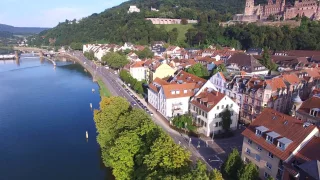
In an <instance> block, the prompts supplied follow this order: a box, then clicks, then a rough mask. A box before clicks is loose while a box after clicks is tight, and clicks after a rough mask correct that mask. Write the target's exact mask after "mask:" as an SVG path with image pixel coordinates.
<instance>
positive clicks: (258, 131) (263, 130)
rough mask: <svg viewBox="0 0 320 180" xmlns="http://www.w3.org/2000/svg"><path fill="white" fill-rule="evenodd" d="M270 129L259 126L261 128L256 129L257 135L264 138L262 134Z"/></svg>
mask: <svg viewBox="0 0 320 180" xmlns="http://www.w3.org/2000/svg"><path fill="white" fill-rule="evenodd" d="M268 130H269V129H268V128H266V127H264V126H259V127H256V135H257V136H262V134H263V133H264V132H266V131H268Z"/></svg>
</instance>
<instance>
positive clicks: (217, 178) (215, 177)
mask: <svg viewBox="0 0 320 180" xmlns="http://www.w3.org/2000/svg"><path fill="white" fill-rule="evenodd" d="M209 178H210V179H211V180H223V177H222V174H221V172H220V171H219V170H218V169H213V170H212V171H211V172H210V175H209Z"/></svg>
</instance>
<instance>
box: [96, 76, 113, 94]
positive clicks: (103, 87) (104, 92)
mask: <svg viewBox="0 0 320 180" xmlns="http://www.w3.org/2000/svg"><path fill="white" fill-rule="evenodd" d="M98 84H99V87H100V89H99V91H100V96H101V97H110V96H111V93H110V91H109V90H108V89H107V87H106V85H105V84H104V83H103V81H102V80H101V79H99V80H98Z"/></svg>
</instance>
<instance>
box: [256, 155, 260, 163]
mask: <svg viewBox="0 0 320 180" xmlns="http://www.w3.org/2000/svg"><path fill="white" fill-rule="evenodd" d="M255 159H256V160H257V161H258V162H260V156H259V155H258V154H256V157H255Z"/></svg>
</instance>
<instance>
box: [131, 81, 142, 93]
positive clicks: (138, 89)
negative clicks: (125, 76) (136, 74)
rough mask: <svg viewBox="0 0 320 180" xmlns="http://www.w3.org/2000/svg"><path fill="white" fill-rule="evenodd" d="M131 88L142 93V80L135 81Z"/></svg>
mask: <svg viewBox="0 0 320 180" xmlns="http://www.w3.org/2000/svg"><path fill="white" fill-rule="evenodd" d="M133 89H134V90H135V91H136V92H137V93H139V94H142V93H143V83H142V81H137V82H136V83H135V85H134V86H133Z"/></svg>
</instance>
